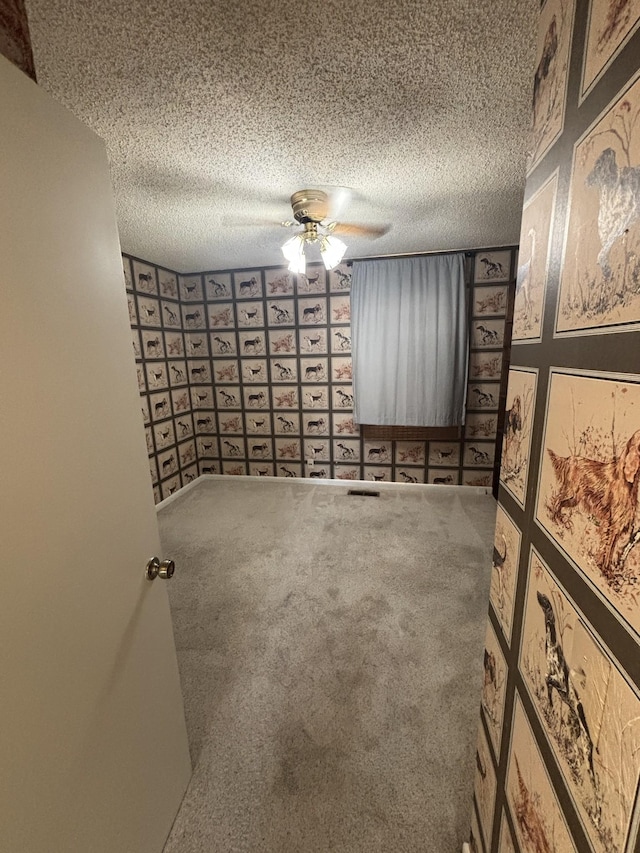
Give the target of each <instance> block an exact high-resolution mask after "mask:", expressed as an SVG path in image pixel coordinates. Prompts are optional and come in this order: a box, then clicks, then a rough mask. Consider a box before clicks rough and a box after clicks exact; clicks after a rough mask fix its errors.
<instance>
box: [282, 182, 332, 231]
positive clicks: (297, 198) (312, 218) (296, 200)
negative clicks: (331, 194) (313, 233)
mask: <svg viewBox="0 0 640 853" xmlns="http://www.w3.org/2000/svg"><path fill="white" fill-rule="evenodd" d="M291 207H292V209H293V216H294V219H296V221H297V222H300V223H302V224H303V225H304V224H306V223H307V222H316V223H318V222H322V220H323V219H326V217H327V213H328V208H329V204H328V196H327V194H326V193H325V192H323V191H322V190H298V192H296V193H294V194H293V195H292V196H291Z"/></svg>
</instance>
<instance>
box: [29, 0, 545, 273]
mask: <svg viewBox="0 0 640 853" xmlns="http://www.w3.org/2000/svg"><path fill="white" fill-rule="evenodd" d="M538 8H539V0H495V2H493V0H432V2H425V0H396V1H395V2H394V0H388V2H380V0H367V1H366V2H365V0H353V2H350V0H337V2H336V0H328V1H327V2H316V3H310V2H307V0H297V2H290V0H265V2H252V1H251V0H244V2H240V0H229V2H212V0H172V2H169V0H127V2H124V0H83V2H78V0H28V2H27V9H28V13H29V23H30V27H31V33H32V40H33V49H34V56H35V63H36V71H37V74H38V79H39V82H40V83H41V85H42V86H44V87H45V88H46V89H48V90H49V91H50V92H51V93H52V94H53V95H54V96H55V97H56V98H58V99H59V100H61V101H62V102H63V103H64V104H66V105H67V106H68V107H69V108H70V109H71V110H72V111H73V112H74V113H75V114H76V115H78V116H79V117H80V118H81V119H82V120H83V121H85V122H86V123H87V124H89V125H90V126H91V127H92V128H93V129H94V130H95V131H96V132H97V133H98V134H100V136H102V137H103V138H104V139H105V141H106V144H107V149H108V152H109V157H110V160H111V164H112V171H113V181H114V187H115V194H116V202H117V211H118V223H119V228H120V236H121V241H122V247H123V250H124V251H126V252H130V253H132V254H135V255H138V256H141V257H144V258H149V259H151V260H153V261H155V262H156V263H159V264H164V265H166V266H168V267H171V268H173V269H178V270H180V271H187V270H204V269H221V268H224V267H235V266H251V265H253V264H255V265H258V264H277V263H280V262H281V260H282V255H281V254H280V251H279V246H280V244H281V243H282V242H283V241H284V239H286V237H287V236H288V235H289V233H290V232H287V231H285V229H282V228H280V227H278V226H275V227H268V226H267V227H250V226H248V225H244V224H242V225H239V224H238V222H237V220H242V219H243V218H244V217H249V218H254V219H255V218H260V219H275V220H277V221H279V220H282V219H285V218H287V217H289V216H290V207H289V203H288V197H289V196H290V195H291V193H292V192H294V191H295V190H297V189H301V188H304V187H307V186H314V185H317V184H329V185H346V186H349V187H352V188H353V189H354V190H355V191H356V193H357V194H358V197H357V198H356V199H355V200H354V201H352V202H351V204H350V205H349V207H348V209H347V210H346V211H345V212H344V213H343V216H342V218H343V219H345V220H351V221H369V222H375V223H384V222H388V223H390V224H391V226H392V227H391V230H390V231H389V233H388V234H386V235H385V236H384V237H382V238H380V239H379V240H375V241H373V240H369V239H365V238H362V237H360V238H350V239H349V240H348V243H349V252H348V257H359V256H366V255H380V254H387V253H401V252H419V251H429V250H442V249H455V248H468V247H474V246H488V245H499V244H508V243H514V242H516V241H517V239H518V236H519V223H520V214H521V203H522V192H523V188H524V164H525V149H526V145H527V128H528V121H529V103H530V92H531V76H532V69H533V65H534V52H535V39H534V28H535V20H536V13H537V10H538Z"/></svg>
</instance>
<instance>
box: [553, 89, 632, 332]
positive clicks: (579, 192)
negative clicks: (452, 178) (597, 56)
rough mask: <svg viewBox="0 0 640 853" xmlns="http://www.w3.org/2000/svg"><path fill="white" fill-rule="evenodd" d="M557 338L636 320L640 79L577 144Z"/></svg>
mask: <svg viewBox="0 0 640 853" xmlns="http://www.w3.org/2000/svg"><path fill="white" fill-rule="evenodd" d="M569 205H570V212H569V217H568V225H567V230H566V238H565V248H564V263H563V267H562V273H561V277H560V294H559V299H558V313H557V318H556V334H559V335H563V334H588V333H590V332H591V330H592V329H594V328H598V329H599V330H600V332H603V331H624V330H627V329H629V328H633V327H634V326H635V327H637V324H638V323H639V322H640V80H639V79H636V81H635V82H634V83H632V84H631V85H630V86H629V87H628V88H626V89H625V90H624V91H623V92H622V94H620V95H619V96H618V97H617V98H616V100H615V101H614V103H613V105H611V106H610V107H608V108H607V109H606V110H605V111H604V113H603V114H602V116H601V117H600V118H599V119H598V120H596V122H595V123H594V125H593V126H592V127H591V128H590V129H589V130H588V131H587V132H586V134H584V135H583V137H582V138H581V140H579V141H578V142H577V143H576V146H575V149H574V154H573V169H572V178H571V189H570V193H569Z"/></svg>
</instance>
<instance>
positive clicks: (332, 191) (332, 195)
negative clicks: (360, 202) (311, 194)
mask: <svg viewBox="0 0 640 853" xmlns="http://www.w3.org/2000/svg"><path fill="white" fill-rule="evenodd" d="M322 189H324V191H325V192H326V193H327V195H328V197H329V211H328V214H327V219H330V220H331V221H334V222H335V221H336V220H338V219H340V218H341V217H342V216H344V212H345V210H346V209H347V208H348V206H349V205H350V204H351V202H352V201H353V199H354V198H355V195H356V194H355V191H354V190H352V189H351V187H332V186H325V187H322Z"/></svg>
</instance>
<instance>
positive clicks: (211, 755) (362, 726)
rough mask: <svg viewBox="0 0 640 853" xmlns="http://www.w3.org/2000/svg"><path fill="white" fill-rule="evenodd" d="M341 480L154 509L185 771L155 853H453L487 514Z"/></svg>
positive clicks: (221, 490) (216, 495)
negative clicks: (180, 702) (166, 567)
mask: <svg viewBox="0 0 640 853" xmlns="http://www.w3.org/2000/svg"><path fill="white" fill-rule="evenodd" d="M348 488H349V485H348V484H345V485H344V486H342V485H341V484H340V485H320V484H309V483H304V482H295V483H290V482H286V483H285V482H283V481H279V482H260V481H258V480H248V479H241V478H238V479H236V478H226V479H218V480H211V479H209V480H203V481H201V482H199V483H198V484H197V485H196V487H195V488H194V489H193V490H191V491H189V492H188V493H187V494H185V495H184V497H182V496H181V497H180V498H178V499H177V500H176V501H175V502H173V503H171V504H170V505H168V506H167V507H165V508H163V509H162V510H161V511H160V513H159V519H160V528H161V535H162V540H163V554H165V555H171V556H172V557H174V559H175V560H176V563H177V569H176V575H175V578H174V579H173V580H172V581H171V582H170V586H169V589H170V599H171V607H172V611H173V619H174V625H175V635H176V644H177V648H178V661H179V665H180V673H181V678H182V686H183V691H184V697H185V707H186V713H187V725H188V729H189V738H190V744H191V753H192V758H193V762H194V774H193V779H192V781H191V785H190V787H189V789H188V791H187V794H186V797H185V800H184V802H183V804H182V808H181V810H180V812H179V814H178V817H177V818H176V821H175V824H174V827H173V831H172V833H171V835H170V837H169V840H168V841H167V845H166V847H165V853H195V851H198V853H200V852H201V851H206V853H210V851H211V852H213V851H215V853H226V851H252V853H253V851H304V853H307V851H313V853H315V851H317V853H320V852H321V851H322V852H323V853H324V851H345V853H352V851H362V853H365V851H366V853H375V851H389V853H401V852H402V851H420V853H459V851H461V848H462V842H463V840H465V838H466V835H467V832H468V826H469V816H470V810H471V796H472V791H471V787H472V778H473V776H472V767H473V756H474V748H475V738H476V731H477V722H478V706H479V701H480V674H481V669H482V648H483V647H482V642H483V637H484V627H485V619H486V611H487V602H488V590H489V574H490V559H491V558H490V554H491V545H492V540H493V524H494V518H495V503H494V501H493V498H491V497H490V496H486V495H479V494H476V493H474V492H470V491H467V490H465V489H460V488H455V487H453V488H452V487H439V486H436V487H432V488H415V489H413V488H411V487H409V488H402V487H397V486H391V487H388V488H386V489H382V490H381V494H380V497H379V498H371V497H351V496H348V495H347V489H348ZM158 783H159V784H162V780H158Z"/></svg>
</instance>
